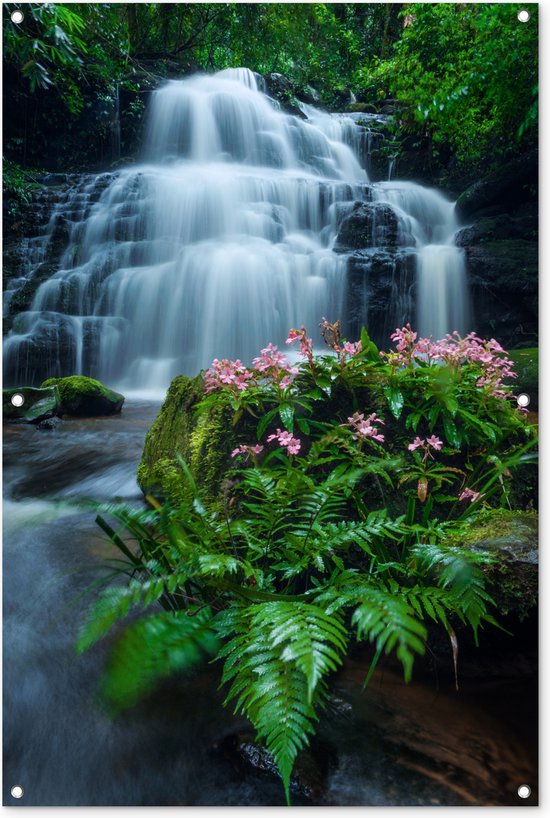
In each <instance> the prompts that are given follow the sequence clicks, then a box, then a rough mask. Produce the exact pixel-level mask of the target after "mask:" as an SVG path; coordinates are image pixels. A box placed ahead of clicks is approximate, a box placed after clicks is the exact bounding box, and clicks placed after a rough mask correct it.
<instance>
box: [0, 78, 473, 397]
mask: <svg viewBox="0 0 550 818" xmlns="http://www.w3.org/2000/svg"><path fill="white" fill-rule="evenodd" d="M302 107H303V114H304V118H303V119H302V118H299V117H297V116H290V115H287V114H285V113H283V112H282V111H281V110H280V109H279V106H278V104H277V103H276V102H274V101H273V100H271V99H270V98H269V97H268V96H266V94H265V93H264V86H263V83H262V82H259V81H258V78H257V76H256V75H255V74H253V73H252V72H251V71H248V69H244V68H241V69H229V70H226V71H222V72H220V73H219V74H216V75H214V76H194V77H191V78H188V79H185V80H182V81H171V82H167V83H166V84H165V85H163V86H162V87H161V88H159V89H158V90H157V91H155V92H154V93H153V94H152V99H151V103H150V110H149V113H148V120H147V133H146V139H145V150H144V157H143V161H142V162H141V163H140V164H137V165H133V166H131V167H127V168H125V169H123V170H120V171H117V172H115V173H110V174H99V175H83V176H81V177H80V178H79V179H78V181H76V182H75V183H74V184H73V185H71V186H70V188H69V189H68V190H67V191H65V193H64V194H63V195H62V196H61V197H60V201H59V202H58V203H57V204H56V205H55V206H54V207H53V209H52V212H51V216H50V219H49V222H48V225H47V226H46V228H45V229H44V231H43V232H42V234H41V235H39V236H36V237H34V238H32V239H31V240H28V246H27V249H26V259H27V262H26V270H25V271H24V274H23V275H22V276H21V277H20V279H17V280H16V281H15V282H13V283H12V285H11V286H12V290H10V292H9V297H10V298H12V297H13V296H14V294H15V293H16V291H17V287H23V286H24V285H26V284H27V283H28V282H29V281H31V280H32V278H33V276H37V275H39V271H40V269H42V267H41V265H43V263H44V259H45V257H46V256H47V253H48V248H49V247H50V246H51V243H52V241H53V239H54V237H55V236H59V230H60V227H62V229H63V231H64V233H63V235H64V249H63V251H62V253H61V257H60V260H59V263H58V265H57V269H56V270H55V271H54V272H53V274H52V275H51V276H49V277H48V278H47V279H46V280H43V281H42V283H41V284H40V285H39V286H38V288H37V289H36V292H35V295H34V298H33V301H32V304H31V306H30V309H28V310H26V311H23V312H21V313H20V314H19V315H17V316H16V319H15V321H14V325H13V329H12V330H11V332H10V333H9V335H8V337H7V338H6V340H5V343H4V377H5V382H6V384H10V385H11V384H13V385H18V384H23V383H25V384H39V383H40V382H41V381H42V380H43V379H44V378H45V377H48V376H60V375H69V374H86V375H91V376H94V377H98V378H99V379H101V380H102V381H105V382H106V383H108V384H109V385H110V386H118V387H119V388H121V389H122V390H124V389H127V388H133V389H150V390H154V389H159V390H162V389H166V387H167V386H168V384H169V382H170V379H171V378H172V377H173V376H175V375H177V374H180V373H184V374H195V373H196V372H198V371H199V370H200V369H201V368H204V367H207V366H208V365H209V364H210V362H211V361H212V359H213V358H214V357H220V358H221V357H229V358H237V357H238V358H241V359H242V360H244V361H250V360H251V358H252V357H253V356H254V355H256V354H257V353H258V351H259V349H260V348H262V347H263V346H265V345H266V344H267V343H268V342H270V341H271V342H274V343H277V344H279V345H280V344H282V343H283V342H284V339H285V338H286V334H287V332H288V330H289V329H290V328H291V327H293V326H300V325H301V324H304V325H306V326H307V327H308V328H310V330H314V329H315V328H316V327H317V324H318V322H319V321H320V319H321V318H322V317H323V316H326V317H327V318H329V320H336V319H337V318H341V319H342V321H343V324H344V327H345V326H346V319H347V316H346V310H347V306H346V291H347V286H348V285H347V264H348V256H349V253H346V252H335V251H334V249H333V248H334V245H335V240H336V236H337V233H338V228H339V224H340V222H341V219H342V218H343V216H344V215H345V213H346V212H347V211H346V207H349V206H350V204H351V203H353V202H379V203H386V204H388V205H389V206H390V207H391V208H392V210H393V212H394V213H395V215H396V217H397V220H398V224H399V234H400V241H399V243H400V245H401V250H403V249H405V250H406V251H407V252H408V253H410V254H412V255H414V257H415V264H416V269H417V274H416V275H417V286H416V290H417V293H416V297H415V302H416V306H415V307H414V308H413V309H412V311H410V313H409V314H408V315H407V316H405V317H406V318H407V320H410V321H411V323H413V325H414V326H415V328H417V329H418V330H419V331H420V332H421V333H422V334H427V335H434V336H436V337H441V336H443V335H444V334H445V333H446V332H450V331H452V330H455V329H457V330H459V331H460V332H466V331H469V329H471V326H470V316H469V309H468V292H467V282H466V276H465V269H464V259H463V251H462V250H460V249H459V248H457V247H455V246H454V244H453V235H454V232H455V231H456V229H457V223H456V220H455V216H454V206H453V203H452V202H449V201H448V200H447V199H445V197H444V196H443V195H442V194H441V193H439V192H437V191H435V190H431V189H428V188H424V187H421V186H420V185H417V184H414V183H412V182H400V181H398V180H392V181H389V182H380V183H376V184H375V183H370V182H369V179H368V175H367V171H366V170H365V168H366V167H367V166H368V154H369V151H370V139H371V129H370V128H368V127H365V125H364V123H363V124H362V122H361V120H358V118H357V115H349V116H348V115H329V114H326V113H324V112H322V111H319V110H318V109H316V108H313V107H311V106H307V105H303V106H302ZM382 235H383V232H382ZM376 243H377V242H376V241H375V242H374V244H376ZM391 301H392V299H391V298H389V302H390V303H388V304H387V305H385V307H384V309H383V310H382V312H383V313H384V314H386V313H387V314H388V316H392V315H394V313H393V312H392V309H393V307H394V306H395V305H392V303H391ZM395 315H396V318H395V320H397V317H398V313H395ZM399 319H400V320H401V316H400V315H399ZM394 326H395V324H394ZM392 329H393V327H392Z"/></svg>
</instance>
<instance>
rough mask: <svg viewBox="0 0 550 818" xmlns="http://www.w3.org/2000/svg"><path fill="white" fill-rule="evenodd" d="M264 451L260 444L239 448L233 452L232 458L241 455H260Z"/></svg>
mask: <svg viewBox="0 0 550 818" xmlns="http://www.w3.org/2000/svg"><path fill="white" fill-rule="evenodd" d="M263 450H264V447H263V446H262V445H261V444H260V443H257V444H256V445H255V446H245V445H242V446H237V448H236V449H233V451H232V452H231V457H237V455H239V454H260V452H263Z"/></svg>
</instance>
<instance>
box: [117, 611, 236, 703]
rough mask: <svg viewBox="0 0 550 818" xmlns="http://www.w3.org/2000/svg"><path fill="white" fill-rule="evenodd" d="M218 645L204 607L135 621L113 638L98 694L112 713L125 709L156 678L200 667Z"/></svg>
mask: <svg viewBox="0 0 550 818" xmlns="http://www.w3.org/2000/svg"><path fill="white" fill-rule="evenodd" d="M219 647H220V642H219V638H218V635H217V633H216V630H215V629H214V627H213V619H212V613H211V611H210V610H209V609H202V610H200V611H198V612H191V613H189V612H187V611H176V612H171V611H170V612H167V611H165V612H162V613H159V614H155V615H153V616H148V617H145V618H143V619H139V620H138V621H137V622H135V623H133V624H132V625H130V626H129V627H128V628H126V630H125V631H124V633H123V634H122V636H121V637H120V639H118V641H117V643H116V645H115V648H114V650H113V652H112V654H111V658H110V661H109V664H108V667H107V673H106V676H105V678H104V681H103V685H102V693H103V695H104V696H105V698H106V699H107V701H108V702H109V704H110V706H111V709H112V710H113V711H114V712H117V711H119V710H121V709H123V708H127V707H131V706H132V705H133V704H135V703H136V702H137V701H138V700H139V699H140V698H141V697H143V696H144V695H146V694H147V693H149V692H150V691H151V690H152V689H153V688H154V686H155V685H156V684H157V682H159V681H160V680H161V679H164V678H166V677H168V676H170V675H172V674H173V673H176V672H181V671H184V670H188V669H190V668H192V667H194V666H196V665H198V664H200V663H201V662H203V661H205V660H206V659H208V658H210V657H212V656H214V655H215V654H216V653H217V651H218V650H219Z"/></svg>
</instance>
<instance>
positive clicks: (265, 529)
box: [78, 322, 534, 800]
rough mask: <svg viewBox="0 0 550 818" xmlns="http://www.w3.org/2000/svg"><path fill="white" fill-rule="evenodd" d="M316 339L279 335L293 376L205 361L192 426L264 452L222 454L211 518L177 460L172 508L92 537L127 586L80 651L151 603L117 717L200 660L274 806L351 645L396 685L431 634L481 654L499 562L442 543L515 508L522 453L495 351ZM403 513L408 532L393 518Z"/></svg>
mask: <svg viewBox="0 0 550 818" xmlns="http://www.w3.org/2000/svg"><path fill="white" fill-rule="evenodd" d="M322 330H323V335H324V338H325V341H326V342H327V344H328V346H329V347H330V348H331V353H330V354H327V355H324V356H315V355H314V354H313V351H312V344H311V340H310V339H309V338H308V336H307V333H306V331H305V330H304V329H303V328H302V329H301V330H292V331H291V333H290V335H289V339H288V340H289V342H290V343H292V342H298V343H299V344H300V349H301V354H302V357H303V360H302V362H301V363H300V364H299V365H296V366H293V365H292V364H291V363H290V362H289V361H288V360H287V358H286V357H285V356H284V355H282V353H280V352H278V351H277V349H276V347H274V346H273V345H269V346H268V347H266V349H264V350H262V353H261V355H260V356H259V357H258V358H256V359H255V361H254V362H253V365H252V367H251V368H248V367H246V366H244V364H242V363H241V362H240V361H233V362H232V361H227V360H224V361H214V363H213V366H212V368H211V369H210V370H209V371H208V372H207V373H206V375H205V378H204V380H205V388H206V392H207V395H206V397H205V398H204V400H203V401H202V404H201V406H200V407H199V411H207V410H208V409H209V407H210V405H211V403H212V402H213V401H220V400H221V401H223V402H225V403H226V405H228V406H230V407H231V408H232V410H233V412H234V417H235V419H236V420H237V422H238V420H239V418H240V417H242V416H243V415H244V413H246V414H247V415H251V416H253V417H255V418H256V421H257V441H258V442H255V441H247V442H243V443H241V444H239V445H238V446H236V448H235V449H234V450H233V452H232V455H233V460H234V463H235V464H237V465H236V466H235V467H234V468H233V469H232V470H231V471H230V472H229V475H228V476H229V478H230V487H229V488H228V489H227V490H226V492H225V504H224V505H223V507H222V508H220V506H219V504H218V505H217V506H209V507H206V506H205V504H204V503H203V498H202V497H201V494H200V492H199V491H198V490H197V487H196V483H195V481H194V478H193V475H192V473H191V470H190V469H189V466H188V464H187V463H186V462H185V461H184V460H183V459H181V458H180V460H179V466H180V469H181V481H182V484H185V485H186V486H187V490H186V491H185V492H182V500H181V503H179V504H177V503H174V502H172V503H165V504H164V505H160V504H159V503H157V502H156V501H155V500H154V499H153V498H148V499H149V500H150V504H151V506H152V508H151V509H150V510H147V511H138V510H136V509H132V508H128V507H125V506H123V505H118V504H115V505H111V506H108V507H107V508H105V509H103V511H102V512H101V515H100V516H99V517H98V522H99V523H100V525H101V526H102V528H103V529H104V530H105V531H106V532H107V533H108V535H109V536H110V538H111V540H112V541H113V543H114V544H115V545H117V546H118V548H119V549H120V550H121V552H122V553H123V555H124V558H125V560H126V561H127V573H128V574H129V575H130V576H131V579H130V580H129V582H128V583H127V585H126V586H117V587H115V588H113V587H109V588H107V589H106V590H105V591H104V592H103V594H102V595H101V597H100V598H99V600H98V602H97V603H96V605H95V607H94V608H92V610H91V612H90V615H89V616H88V618H87V620H86V623H85V624H84V626H83V628H82V631H81V634H80V639H79V642H78V649H79V650H85V649H87V648H88V647H89V646H90V645H91V644H93V643H94V642H95V641H97V640H98V639H100V638H101V637H102V636H103V635H104V634H105V633H106V632H107V631H108V630H109V629H110V628H111V626H112V625H113V624H114V623H115V622H117V621H118V620H120V619H122V618H124V617H125V616H126V615H127V614H128V612H129V611H130V610H131V608H133V607H135V606H141V607H143V608H146V607H148V606H150V605H153V603H159V604H160V605H161V606H162V607H163V608H164V611H163V612H161V613H159V612H158V611H157V610H154V612H153V613H152V614H148V615H147V616H145V617H144V618H141V619H138V620H137V622H135V623H134V624H132V625H130V627H129V628H127V629H126V630H125V631H124V632H123V635H122V637H121V638H120V640H119V642H118V647H117V648H116V649H115V651H114V653H113V658H112V661H111V665H110V667H109V671H108V674H107V677H106V681H105V683H104V688H103V691H104V694H105V696H106V699H107V701H108V702H109V703H110V705H111V707H112V708H113V710H114V711H115V712H116V711H117V710H119V709H120V708H122V707H125V706H129V705H131V704H133V703H134V702H135V701H136V700H137V698H138V697H139V696H140V695H144V694H146V693H148V692H149V691H150V690H151V689H152V686H153V684H154V682H155V681H156V680H157V679H159V678H162V677H163V676H165V675H166V674H168V673H172V672H174V671H182V670H185V669H188V668H191V667H193V666H194V665H195V664H196V663H197V662H199V661H201V660H203V659H205V658H207V657H210V658H211V659H212V660H213V661H215V662H216V663H217V664H219V665H220V678H221V684H222V685H225V686H226V689H227V697H226V702H227V703H228V702H233V704H234V707H235V710H236V712H240V713H242V714H245V715H246V716H247V717H248V718H249V719H250V721H251V722H252V724H253V725H254V727H255V729H256V732H257V736H258V738H259V739H260V740H261V741H263V742H264V743H265V746H266V748H267V749H268V750H269V751H270V752H271V753H272V755H273V757H274V759H275V761H276V763H277V766H278V769H279V771H280V774H281V777H282V780H283V784H284V788H285V793H286V797H287V800H288V798H289V781H290V776H291V772H292V768H293V765H294V762H295V759H296V756H297V754H298V753H299V751H300V750H301V749H302V748H303V747H304V746H305V745H306V744H307V742H308V741H309V738H310V736H311V735H312V734H313V733H314V731H315V724H316V722H317V721H318V719H319V714H320V712H321V710H322V708H323V706H324V704H325V703H326V700H327V697H328V690H329V688H328V684H329V680H330V677H331V675H332V674H334V673H335V672H336V671H337V670H338V667H339V666H340V665H341V664H342V662H343V660H344V658H345V656H346V653H347V651H348V650H349V647H350V646H351V645H352V644H353V643H356V642H369V643H371V644H372V645H373V648H374V657H373V661H372V665H371V669H370V671H369V673H368V675H367V679H366V681H368V679H369V678H370V675H371V674H372V671H373V669H374V667H375V666H376V663H377V662H378V660H379V658H380V657H381V656H382V655H383V654H389V653H394V654H395V655H396V656H397V658H398V660H399V661H400V662H401V664H402V666H403V672H404V677H405V680H406V681H409V680H410V679H411V676H412V671H413V665H414V661H415V658H416V657H418V656H421V655H422V654H423V653H424V651H425V649H426V641H427V626H428V624H430V622H434V623H437V624H438V625H440V626H441V627H443V628H444V629H445V630H446V631H447V633H448V635H449V638H450V639H451V641H452V643H453V646H455V645H456V639H457V637H456V633H455V628H456V627H457V625H461V626H464V625H465V626H469V627H470V628H471V629H472V630H473V632H474V636H475V638H476V640H477V634H478V631H479V628H480V627H482V626H483V625H484V624H485V623H491V624H496V621H495V619H494V618H493V615H492V613H490V608H491V606H492V605H493V603H492V599H491V597H490V595H489V593H488V592H487V590H486V588H485V573H484V571H483V568H484V566H487V565H488V564H490V563H491V562H492V561H493V559H494V557H492V556H491V555H490V554H489V553H485V552H483V551H479V550H476V551H472V550H470V549H469V548H468V547H465V546H462V545H461V544H460V542H458V543H457V538H456V536H455V535H456V532H457V531H461V530H463V529H464V524H465V522H466V521H467V520H469V519H473V518H474V517H475V514H476V511H477V509H479V508H481V507H483V506H489V505H490V504H496V505H502V504H506V503H507V502H508V495H509V492H508V490H507V487H506V482H507V481H509V480H511V479H513V469H514V467H515V466H516V465H518V464H521V465H522V466H525V465H526V464H528V463H529V462H531V461H532V457H533V456H532V455H531V454H529V451H528V450H529V449H530V448H531V447H532V446H533V444H534V437H533V430H532V428H531V427H530V426H529V424H528V423H527V421H526V420H525V416H524V415H523V414H522V413H521V412H520V411H519V410H518V409H517V408H515V407H514V405H513V404H512V403H511V401H510V400H509V399H508V397H507V393H508V388H507V387H506V386H505V385H504V381H505V379H506V378H508V377H510V376H511V375H512V374H513V373H512V370H511V365H510V361H509V359H508V358H507V356H506V354H505V353H504V351H503V350H501V348H500V347H499V345H498V344H497V343H496V341H494V340H493V339H491V341H489V342H485V341H482V340H481V339H478V338H476V336H474V335H470V336H468V337H467V338H466V339H461V338H459V337H458V336H456V335H455V336H448V337H447V339H445V340H444V341H441V342H437V343H436V344H433V343H432V342H431V341H428V340H426V339H419V340H418V341H417V339H416V335H415V333H413V332H412V330H411V329H410V327H405V328H403V329H402V330H398V331H396V333H394V335H393V336H392V337H393V339H394V340H395V341H396V342H397V351H395V352H390V353H384V354H383V355H381V354H380V353H379V351H378V350H377V349H376V347H375V346H374V344H373V343H372V341H371V340H370V339H369V337H368V336H367V334H366V333H365V332H364V333H363V335H362V339H361V341H360V342H357V343H355V344H350V343H347V342H344V341H343V340H342V339H341V338H340V332H339V326H338V324H335V325H331V324H329V323H328V322H323V325H322ZM382 415H383V416H384V417H381V416H382ZM281 427H282V428H281ZM247 428H248V426H247ZM298 435H299V437H298ZM413 435H415V438H414V439H413V440H411V437H412V436H413ZM420 435H422V437H420ZM439 435H441V437H440V436H439ZM399 500H400V501H401V504H402V506H403V510H402V513H394V512H393V511H392V512H391V513H390V510H389V509H390V507H391V508H397V507H398V506H399ZM106 518H112V519H114V520H116V521H117V528H116V529H115V528H113V527H112V525H111V523H110V522H108V521H107V519H106ZM453 537H454V539H453ZM130 540H131V541H133V542H135V543H137V547H134V546H133V545H132V546H130V544H129V543H130ZM453 654H454V656H455V661H456V649H454V650H453ZM455 670H456V666H455Z"/></svg>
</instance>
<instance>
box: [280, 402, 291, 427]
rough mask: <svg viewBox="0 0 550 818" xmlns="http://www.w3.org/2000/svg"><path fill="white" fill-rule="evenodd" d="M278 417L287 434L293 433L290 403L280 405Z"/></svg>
mask: <svg viewBox="0 0 550 818" xmlns="http://www.w3.org/2000/svg"><path fill="white" fill-rule="evenodd" d="M279 416H280V418H281V420H282V422H283V424H284V426H285V429H288V431H289V432H293V431H294V406H292V404H290V403H282V404H281V405H280V406H279Z"/></svg>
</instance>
